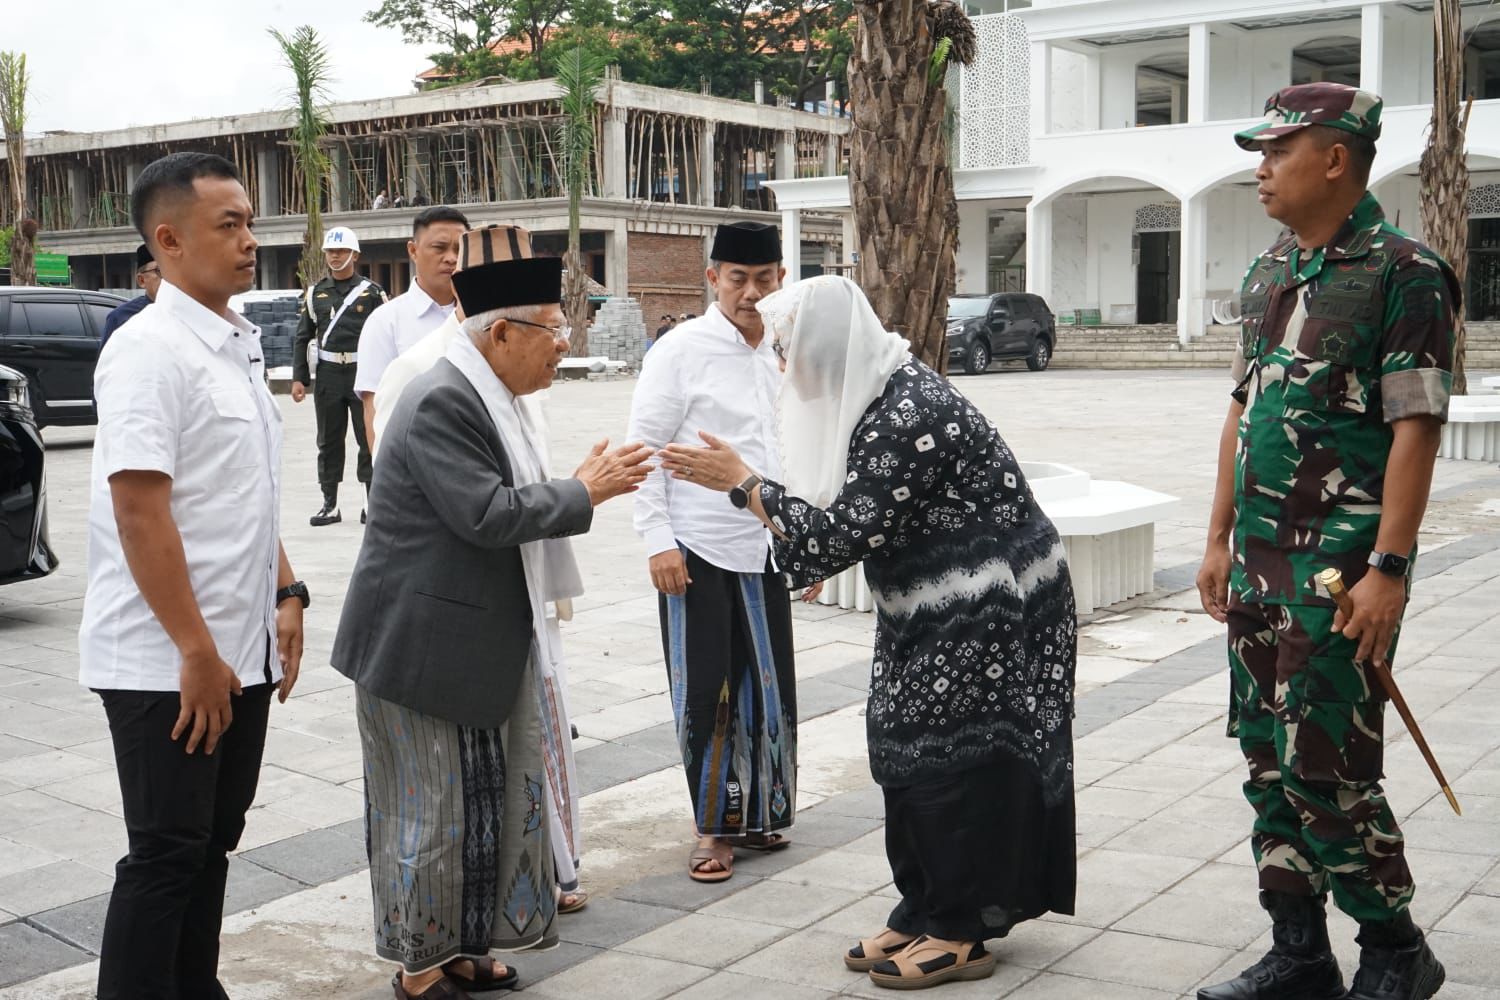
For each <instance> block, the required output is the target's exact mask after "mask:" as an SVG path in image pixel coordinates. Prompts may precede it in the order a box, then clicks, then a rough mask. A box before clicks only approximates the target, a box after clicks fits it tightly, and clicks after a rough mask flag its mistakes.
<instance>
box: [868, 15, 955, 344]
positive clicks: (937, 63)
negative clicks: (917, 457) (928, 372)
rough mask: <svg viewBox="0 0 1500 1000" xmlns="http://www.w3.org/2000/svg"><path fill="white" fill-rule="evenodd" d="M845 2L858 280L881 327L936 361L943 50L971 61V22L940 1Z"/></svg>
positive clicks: (948, 218) (949, 231) (948, 185)
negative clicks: (850, 37)
mask: <svg viewBox="0 0 1500 1000" xmlns="http://www.w3.org/2000/svg"><path fill="white" fill-rule="evenodd" d="M855 9H856V16H857V18H858V33H857V35H856V38H855V42H854V51H853V53H852V54H851V55H850V57H849V103H850V105H851V107H852V108H853V111H854V133H853V146H852V148H851V150H850V156H849V195H850V199H851V201H852V204H853V206H854V222H855V229H856V231H857V232H858V234H859V237H858V239H859V266H858V271H857V272H856V280H857V281H858V282H859V284H860V285H861V287H863V288H864V290H865V294H867V295H868V296H869V297H870V303H871V304H872V305H873V306H874V307H875V313H876V315H878V316H879V317H880V318H881V320H882V321H883V322H884V323H885V324H886V326H887V328H889V329H892V330H895V331H897V332H899V333H901V334H902V335H903V336H905V337H906V339H907V340H909V341H910V342H911V345H912V353H913V354H915V355H916V356H917V357H919V358H920V359H922V360H923V361H924V362H926V363H927V364H929V365H931V366H932V367H934V368H936V369H937V370H939V371H943V370H945V369H946V368H947V362H948V351H947V347H946V344H945V338H944V322H943V321H944V319H945V318H946V313H947V310H948V296H949V294H950V293H951V292H952V291H953V282H954V253H955V251H956V250H957V248H958V203H957V202H956V201H955V200H954V196H953V170H952V166H951V163H950V157H949V145H950V136H949V128H948V122H947V116H948V107H947V104H948V102H947V97H946V94H945V92H944V88H943V77H944V73H943V70H944V68H945V66H946V63H947V61H948V60H950V59H951V60H953V61H955V62H958V63H960V64H964V65H967V64H968V63H970V62H972V61H973V59H974V56H975V49H976V42H975V37H974V26H973V24H972V23H971V22H970V21H969V19H968V17H967V16H966V15H965V14H964V12H963V8H961V7H960V6H959V5H958V4H956V3H951V2H948V0H938V2H933V0H857V3H856V5H855Z"/></svg>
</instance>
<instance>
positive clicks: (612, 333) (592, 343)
mask: <svg viewBox="0 0 1500 1000" xmlns="http://www.w3.org/2000/svg"><path fill="white" fill-rule="evenodd" d="M589 354H591V355H593V356H594V357H605V358H609V359H610V360H611V361H623V362H625V363H626V364H627V365H629V366H630V367H631V368H639V367H640V366H641V359H642V358H643V357H645V356H646V317H645V316H644V315H642V314H641V304H640V303H639V302H637V301H636V300H635V299H628V298H616V299H606V300H605V301H604V305H602V306H600V307H599V311H598V312H596V313H595V314H594V322H593V325H592V326H590V327H589Z"/></svg>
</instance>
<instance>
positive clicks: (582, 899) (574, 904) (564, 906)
mask: <svg viewBox="0 0 1500 1000" xmlns="http://www.w3.org/2000/svg"><path fill="white" fill-rule="evenodd" d="M588 905H589V894H588V893H586V892H584V891H583V890H582V889H567V890H565V889H559V890H557V912H558V913H577V912H578V911H579V910H581V909H583V908H584V907H585V906H588Z"/></svg>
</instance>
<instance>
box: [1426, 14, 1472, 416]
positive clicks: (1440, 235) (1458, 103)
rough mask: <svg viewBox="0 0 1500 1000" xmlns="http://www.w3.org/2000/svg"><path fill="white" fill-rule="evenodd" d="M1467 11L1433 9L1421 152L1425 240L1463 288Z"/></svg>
mask: <svg viewBox="0 0 1500 1000" xmlns="http://www.w3.org/2000/svg"><path fill="white" fill-rule="evenodd" d="M1462 15H1463V12H1462V10H1461V5H1460V3H1459V0H1437V2H1436V3H1434V4H1433V5H1432V22H1433V43H1434V52H1433V57H1434V58H1433V73H1432V79H1433V95H1432V97H1433V99H1432V123H1431V125H1430V126H1429V127H1428V135H1427V148H1426V149H1425V150H1423V152H1422V164H1421V168H1420V174H1419V176H1420V178H1421V183H1422V236H1423V238H1424V239H1425V240H1426V241H1427V245H1428V246H1430V247H1432V249H1433V250H1435V251H1437V253H1438V254H1439V256H1441V257H1442V258H1443V259H1444V260H1446V261H1448V262H1449V263H1450V264H1452V265H1453V270H1454V272H1455V273H1456V274H1457V275H1458V285H1459V287H1460V288H1462V287H1464V277H1465V275H1466V274H1467V273H1468V270H1469V165H1468V161H1467V159H1466V157H1465V155H1464V139H1465V133H1466V132H1467V130H1468V126H1469V109H1470V108H1471V107H1472V106H1473V101H1472V99H1471V100H1470V101H1469V102H1468V103H1463V102H1462V93H1461V91H1462V87H1463V78H1464V39H1463V16H1462ZM1453 337H1454V342H1453V392H1454V393H1455V394H1456V395H1460V396H1461V395H1464V394H1466V393H1467V392H1468V391H1469V386H1468V379H1467V377H1466V376H1465V374H1464V347H1465V341H1466V339H1467V338H1466V337H1465V334H1464V317H1463V313H1462V311H1460V312H1459V313H1458V315H1457V316H1455V317H1454V322H1453Z"/></svg>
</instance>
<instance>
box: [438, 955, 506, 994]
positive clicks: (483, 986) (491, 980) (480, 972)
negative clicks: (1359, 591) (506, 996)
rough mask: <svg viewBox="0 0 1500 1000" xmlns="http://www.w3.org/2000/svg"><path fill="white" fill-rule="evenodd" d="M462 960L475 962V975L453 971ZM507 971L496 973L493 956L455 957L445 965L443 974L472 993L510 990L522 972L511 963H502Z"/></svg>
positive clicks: (502, 966) (501, 965) (501, 966)
mask: <svg viewBox="0 0 1500 1000" xmlns="http://www.w3.org/2000/svg"><path fill="white" fill-rule="evenodd" d="M460 962H473V963H474V975H472V976H464V975H460V974H459V973H457V972H454V971H453V967H454V966H456V965H458V963H460ZM499 967H500V968H502V969H504V970H505V972H504V973H503V974H500V975H496V974H495V968H496V962H495V960H494V959H493V958H467V957H465V958H455V959H454V960H453V961H451V962H448V963H446V964H444V965H443V974H444V975H445V976H447V977H448V978H449V979H451V980H453V982H454V983H455V984H457V985H458V986H461V987H463V988H464V989H466V990H468V991H470V992H471V993H483V992H485V991H486V990H508V989H511V988H512V987H514V986H515V985H516V980H517V979H519V978H521V976H520V973H518V972H517V971H516V970H515V969H513V968H511V967H510V966H509V965H505V964H503V963H502V964H500V966H499Z"/></svg>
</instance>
